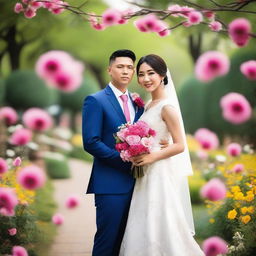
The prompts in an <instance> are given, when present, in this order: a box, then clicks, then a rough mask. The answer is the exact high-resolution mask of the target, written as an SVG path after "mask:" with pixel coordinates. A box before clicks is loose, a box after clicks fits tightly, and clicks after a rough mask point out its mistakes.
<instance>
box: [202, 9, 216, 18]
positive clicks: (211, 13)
mask: <svg viewBox="0 0 256 256" xmlns="http://www.w3.org/2000/svg"><path fill="white" fill-rule="evenodd" d="M203 15H204V17H206V18H208V19H209V20H213V19H214V18H215V13H214V12H212V11H203Z"/></svg>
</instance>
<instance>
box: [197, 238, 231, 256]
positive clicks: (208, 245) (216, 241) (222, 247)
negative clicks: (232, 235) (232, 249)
mask: <svg viewBox="0 0 256 256" xmlns="http://www.w3.org/2000/svg"><path fill="white" fill-rule="evenodd" d="M202 247H203V251H204V253H205V256H217V255H219V254H226V253H227V252H228V246H227V243H226V242H225V241H224V240H223V239H222V238H220V237H218V236H212V237H209V238H208V239H206V240H204V242H203V245H202Z"/></svg>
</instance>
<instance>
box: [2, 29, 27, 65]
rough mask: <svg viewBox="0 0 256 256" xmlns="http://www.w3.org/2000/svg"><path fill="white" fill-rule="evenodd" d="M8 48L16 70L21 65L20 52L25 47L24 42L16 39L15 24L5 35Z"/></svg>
mask: <svg viewBox="0 0 256 256" xmlns="http://www.w3.org/2000/svg"><path fill="white" fill-rule="evenodd" d="M5 39H6V42H7V45H8V48H7V51H8V53H9V56H10V62H11V69H12V70H16V69H18V68H19V66H20V53H21V50H22V47H23V44H21V43H17V41H16V26H15V25H13V26H11V27H10V28H9V30H8V32H7V34H6V36H5Z"/></svg>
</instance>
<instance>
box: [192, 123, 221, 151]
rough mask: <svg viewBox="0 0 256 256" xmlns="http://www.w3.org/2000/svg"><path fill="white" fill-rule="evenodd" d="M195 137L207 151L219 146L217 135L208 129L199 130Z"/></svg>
mask: <svg viewBox="0 0 256 256" xmlns="http://www.w3.org/2000/svg"><path fill="white" fill-rule="evenodd" d="M194 136H195V139H196V140H197V141H198V142H199V143H200V145H201V147H202V148H203V149H205V150H211V149H216V148H217V147H218V146H219V139H218V137H217V135H216V134H215V133H214V132H212V131H210V130H208V129H206V128H200V129H198V130H197V131H196V132H195V135H194Z"/></svg>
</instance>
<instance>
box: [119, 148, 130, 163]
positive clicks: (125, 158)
mask: <svg viewBox="0 0 256 256" xmlns="http://www.w3.org/2000/svg"><path fill="white" fill-rule="evenodd" d="M120 157H121V158H122V160H123V161H130V158H131V155H130V153H129V151H128V150H122V151H121V152H120Z"/></svg>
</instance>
